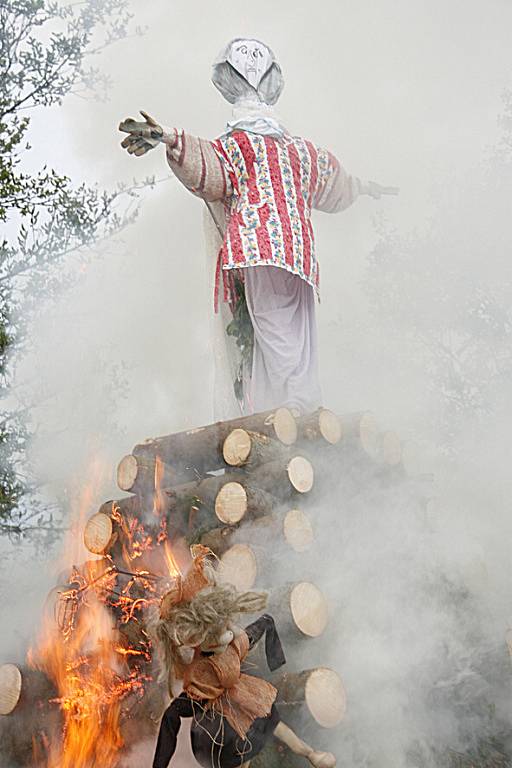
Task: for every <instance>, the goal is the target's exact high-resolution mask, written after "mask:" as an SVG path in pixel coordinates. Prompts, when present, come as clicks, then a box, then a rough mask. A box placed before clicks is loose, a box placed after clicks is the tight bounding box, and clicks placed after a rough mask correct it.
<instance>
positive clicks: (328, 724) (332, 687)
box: [305, 667, 347, 728]
mask: <svg viewBox="0 0 512 768" xmlns="http://www.w3.org/2000/svg"><path fill="white" fill-rule="evenodd" d="M305 700H306V705H307V707H308V709H309V711H310V712H311V715H312V716H313V718H314V719H315V720H316V722H317V723H318V724H319V725H321V726H322V727H323V728H334V727H335V726H336V725H338V724H339V723H340V722H341V721H342V720H343V717H344V716H345V712H346V709H347V697H346V694H345V689H344V687H343V683H342V681H341V678H340V676H339V675H338V674H337V673H336V672H334V670H332V669H328V668H327V667H320V668H318V669H314V670H313V671H312V672H311V674H310V675H309V677H308V679H307V682H306V689H305Z"/></svg>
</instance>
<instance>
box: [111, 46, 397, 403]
mask: <svg viewBox="0 0 512 768" xmlns="http://www.w3.org/2000/svg"><path fill="white" fill-rule="evenodd" d="M212 79H213V82H214V84H215V86H216V87H217V88H218V90H219V91H220V92H221V93H222V95H223V96H224V98H225V99H226V100H227V101H228V102H230V103H231V104H233V116H232V119H231V120H230V121H229V122H228V124H227V126H226V131H225V132H224V133H223V134H222V135H221V136H219V137H218V138H217V139H215V140H213V141H208V140H205V139H201V138H197V137H196V136H191V135H190V134H189V133H187V132H186V131H184V130H182V129H178V128H172V129H168V128H165V127H163V126H161V125H160V124H159V123H158V122H157V121H156V120H154V119H153V118H152V117H150V116H149V115H148V114H147V113H145V112H142V113H141V114H142V116H143V117H144V121H143V122H138V121H136V120H134V119H132V118H128V119H126V120H124V121H123V122H122V123H121V124H120V126H119V128H120V130H121V131H123V132H127V133H128V136H127V137H126V138H125V139H124V140H123V142H122V146H123V147H125V148H126V149H127V151H128V152H129V153H130V154H133V155H135V156H141V155H144V154H146V153H147V152H148V151H149V150H151V149H153V148H154V147H156V146H157V145H158V144H160V143H163V144H164V145H165V147H166V154H167V160H168V163H169V165H170V167H171V169H172V171H173V172H174V174H175V175H176V177H177V178H178V179H179V180H180V181H181V182H182V183H183V184H184V186H185V187H186V188H187V189H188V190H190V191H191V192H192V193H193V194H195V195H196V196H198V197H200V198H202V199H203V200H204V201H205V202H206V204H207V206H208V208H209V212H210V214H211V218H212V221H213V222H214V225H215V229H216V232H217V233H218V235H219V242H218V245H219V248H218V255H217V259H216V260H215V259H214V260H213V261H212V263H214V264H215V279H214V283H215V304H216V308H218V304H219V302H220V304H221V315H220V318H219V319H220V322H221V323H222V328H221V329H220V330H218V332H217V333H216V334H215V339H216V340H217V343H216V345H215V348H216V363H217V371H216V376H217V382H222V381H225V379H226V375H228V374H229V375H230V376H231V379H232V380H233V381H234V382H235V385H236V386H235V395H236V399H237V401H238V403H237V402H236V401H234V399H233V397H232V395H231V391H232V390H231V389H230V386H229V385H227V386H226V385H224V386H222V385H221V384H218V385H217V393H216V411H217V413H216V418H231V417H232V418H234V417H235V416H236V415H237V414H238V415H240V409H241V410H242V413H251V412H252V413H254V412H260V411H266V410H268V409H270V408H277V407H279V406H286V407H289V408H291V409H292V410H295V411H299V412H300V413H307V412H311V411H313V410H314V409H315V408H317V407H318V406H320V405H321V400H322V397H321V391H320V384H319V377H318V349H317V335H316V324H315V295H314V294H315V291H317V292H318V289H319V268H318V261H317V257H316V253H315V239H314V234H313V227H312V223H311V214H312V211H313V209H316V210H320V211H324V212H326V213H338V212H339V211H343V210H345V209H346V208H347V207H348V206H350V205H351V204H352V203H353V202H354V201H355V200H356V198H357V197H358V196H359V195H365V194H366V195H371V196H372V197H374V198H379V197H380V196H381V195H383V194H396V193H397V189H396V188H394V187H383V186H381V185H380V184H377V183H375V182H371V181H370V182H366V183H363V182H362V181H361V180H360V179H359V178H357V177H355V176H351V175H350V174H349V173H347V171H346V170H345V169H344V168H343V166H342V165H341V163H340V162H339V161H338V159H337V158H336V157H335V156H334V155H333V154H332V153H331V152H329V151H328V150H326V149H322V148H319V147H317V146H316V145H315V144H314V143H313V142H311V141H308V140H306V139H303V138H301V137H298V136H292V135H291V134H290V133H289V132H288V131H287V129H286V128H285V127H284V126H283V125H282V123H281V122H280V121H279V120H278V119H277V117H276V116H275V114H274V111H273V107H274V105H275V104H276V102H277V100H278V99H279V96H280V95H281V92H282V90H283V86H284V80H283V76H282V72H281V68H280V66H279V64H278V63H277V61H276V58H275V56H274V54H273V53H272V51H271V50H270V48H268V46H266V45H264V44H263V43H260V42H259V41H257V40H244V39H235V40H233V41H231V42H230V43H229V45H228V46H227V47H226V48H225V49H224V50H223V51H222V52H221V54H220V55H219V56H218V58H217V60H216V61H215V63H214V65H213V78H212ZM228 335H229V336H231V339H233V338H234V339H235V340H236V342H238V343H235V344H230V339H228V338H227V336H228ZM226 350H227V351H226Z"/></svg>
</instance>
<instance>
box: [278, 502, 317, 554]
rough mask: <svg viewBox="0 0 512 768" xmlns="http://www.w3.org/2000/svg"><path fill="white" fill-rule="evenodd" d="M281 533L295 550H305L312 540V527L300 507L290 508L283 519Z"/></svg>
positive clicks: (309, 546) (308, 547)
mask: <svg viewBox="0 0 512 768" xmlns="http://www.w3.org/2000/svg"><path fill="white" fill-rule="evenodd" d="M283 533H284V537H285V539H286V541H287V543H288V544H289V545H290V547H291V548H292V549H293V550H295V552H306V551H307V550H308V549H310V548H311V545H312V544H313V541H314V534H313V527H312V525H311V522H310V520H309V518H308V517H306V515H305V514H304V512H302V511H301V510H300V509H291V510H290V511H289V512H287V513H286V515H285V517H284V520H283Z"/></svg>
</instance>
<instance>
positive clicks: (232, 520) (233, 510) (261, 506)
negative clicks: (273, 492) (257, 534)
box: [215, 481, 275, 525]
mask: <svg viewBox="0 0 512 768" xmlns="http://www.w3.org/2000/svg"><path fill="white" fill-rule="evenodd" d="M274 504H275V501H274V499H273V497H272V496H270V494H268V493H267V492H266V491H263V490H261V489H260V488H253V487H251V486H249V485H247V484H242V483H239V482H233V481H232V482H227V483H224V484H223V485H222V486H221V487H220V489H219V492H218V493H217V496H216V497H215V514H216V516H217V517H218V519H219V520H220V521H221V523H227V524H228V525H234V524H236V523H239V522H240V521H241V520H242V519H243V518H254V517H260V516H263V515H266V514H269V513H270V512H271V511H272V509H273V507H274Z"/></svg>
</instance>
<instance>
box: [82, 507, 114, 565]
mask: <svg viewBox="0 0 512 768" xmlns="http://www.w3.org/2000/svg"><path fill="white" fill-rule="evenodd" d="M112 534H113V526H112V519H111V518H110V517H109V516H108V515H106V514H105V513H104V512H97V513H96V514H95V515H93V516H92V517H90V518H89V520H88V521H87V523H86V526H85V530H84V544H85V546H86V547H87V549H88V550H89V552H92V553H93V554H95V555H102V554H103V553H104V552H106V551H107V550H108V546H109V544H110V542H111V540H112Z"/></svg>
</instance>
